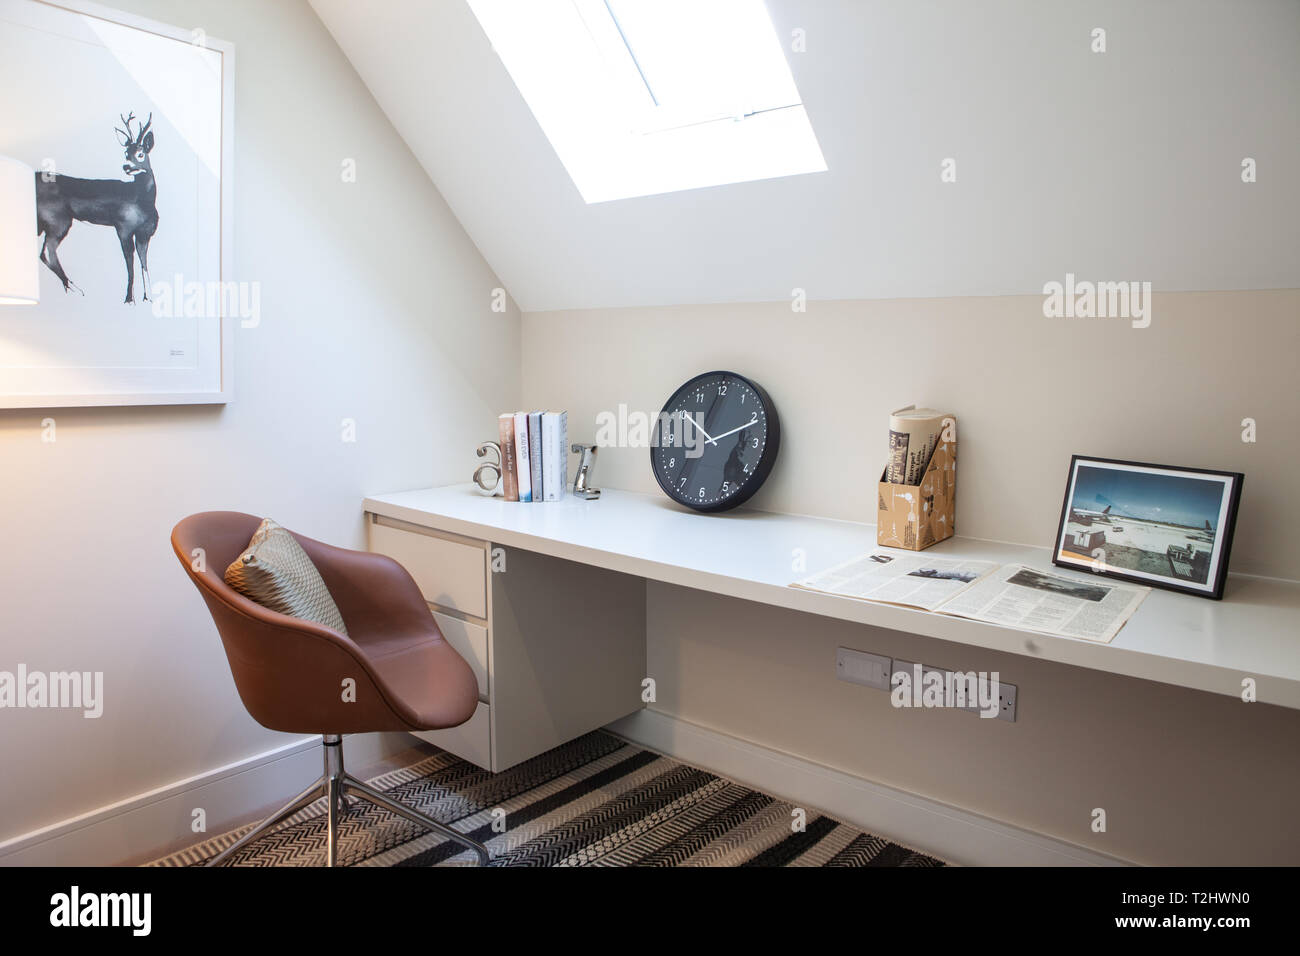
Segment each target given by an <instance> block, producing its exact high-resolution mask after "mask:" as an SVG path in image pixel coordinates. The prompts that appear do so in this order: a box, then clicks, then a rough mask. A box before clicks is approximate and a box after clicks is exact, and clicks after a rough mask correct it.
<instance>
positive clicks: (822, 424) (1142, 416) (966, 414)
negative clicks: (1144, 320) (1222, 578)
mask: <svg viewBox="0 0 1300 956" xmlns="http://www.w3.org/2000/svg"><path fill="white" fill-rule="evenodd" d="M1042 302H1043V300H1042V297H1041V296H1009V297H992V298H952V299H895V300H883V301H854V302H809V303H808V311H807V312H806V313H804V314H795V313H792V312H791V310H790V306H789V304H788V303H760V304H750V305H713V306H678V307H674V308H667V309H651V308H647V309H609V310H593V311H582V312H543V313H526V314H525V316H524V323H523V327H524V355H525V363H524V377H523V382H524V401H525V404H529V405H530V407H532V406H536V407H539V408H540V407H544V408H564V407H567V408H568V409H569V433H570V435H572V436H573V439H574V440H575V441H579V440H582V439H584V438H587V439H590V438H594V437H595V421H596V415H597V413H598V412H600V411H602V410H606V409H609V410H616V409H617V408H618V405H619V403H626V404H627V405H628V406H629V407H630V408H633V409H641V410H644V411H651V412H658V411H659V409H661V408H662V407H663V404H664V402H665V401H667V399H668V397H669V396H670V395H671V394H672V392H673V390H674V389H675V388H676V387H677V386H678V385H680V384H681V383H683V382H685V381H686V380H687V379H688V378H690V377H691V376H692V375H695V374H697V373H699V372H704V371H708V370H710V369H715V368H721V369H730V370H732V371H736V372H740V373H742V374H744V375H748V376H749V377H751V378H753V379H755V380H756V381H758V382H759V383H760V384H762V385H763V386H764V387H765V388H767V390H768V391H769V392H770V393H771V395H772V398H773V401H774V402H775V403H776V406H777V408H778V409H779V411H780V414H781V426H782V428H781V453H780V460H779V461H778V462H777V465H776V469H775V470H774V471H773V473H772V475H771V477H770V478H769V479H768V481H767V484H766V485H765V486H764V488H763V490H762V491H760V492H759V493H758V495H756V496H755V497H754V499H753V501H752V502H751V504H752V505H753V506H754V507H756V508H760V509H763V510H768V511H782V512H794V513H799V514H812V515H822V516H826V517H832V518H844V519H848V520H853V521H874V520H875V510H874V507H875V495H874V487H875V482H876V480H877V478H878V476H879V473H880V470H881V468H882V467H883V466H884V460H885V435H886V429H887V415H888V413H889V411H890V410H891V409H893V408H897V407H899V406H902V405H906V404H908V403H910V402H915V403H916V404H918V405H932V406H934V407H937V408H943V409H947V410H950V411H952V412H954V413H955V414H956V415H957V419H958V443H959V449H960V459H961V468H960V472H959V475H958V481H957V522H958V533H960V534H962V535H969V536H972V537H978V538H991V539H995V540H1000V541H1011V542H1016V543H1022V544H1031V545H1038V546H1041V547H1047V546H1049V545H1050V543H1051V541H1052V538H1053V536H1054V534H1055V532H1056V522H1057V519H1058V518H1059V516H1060V510H1061V499H1062V496H1063V495H1064V492H1065V479H1066V472H1067V470H1068V467H1069V463H1070V455H1071V454H1074V453H1079V454H1088V455H1098V456H1103V457H1109V458H1125V459H1136V460H1139V461H1152V462H1160V463H1167V464H1174V465H1187V466H1191V467H1200V468H1218V469H1230V470H1235V471H1242V472H1244V473H1245V474H1246V482H1245V496H1244V498H1243V501H1242V509H1241V517H1240V520H1239V522H1238V526H1237V538H1236V544H1235V546H1234V548H1233V557H1232V567H1233V569H1234V570H1237V571H1243V572H1251V573H1255V574H1265V575H1270V576H1278V577H1286V578H1293V579H1295V578H1300V549H1297V548H1296V546H1295V542H1296V540H1297V539H1300V498H1297V497H1296V495H1295V494H1294V488H1295V483H1296V479H1295V475H1296V471H1295V469H1296V468H1297V467H1300V455H1298V454H1297V451H1296V449H1297V448H1300V401H1297V400H1296V393H1295V373H1294V368H1295V356H1296V355H1297V354H1300V291H1297V290H1284V291H1273V292H1222V293H1173V294H1166V295H1160V294H1157V295H1156V296H1155V300H1154V311H1153V315H1152V321H1151V325H1150V327H1149V328H1145V329H1134V328H1133V327H1132V326H1131V324H1130V323H1129V322H1128V321H1126V320H1123V319H1047V318H1044V317H1043V314H1042ZM1247 417H1251V418H1255V419H1256V420H1257V422H1258V439H1259V440H1258V441H1257V442H1256V443H1255V444H1244V443H1243V442H1242V441H1241V433H1242V428H1241V421H1242V419H1243V418H1247ZM599 459H600V461H599V465H598V467H597V474H596V481H597V483H598V484H606V485H609V486H611V487H615V488H630V489H636V490H642V491H654V490H656V487H657V486H656V485H655V482H654V478H653V477H652V476H651V474H650V466H649V455H648V454H647V452H646V451H645V449H618V448H611V449H602V450H601V452H600V455H599Z"/></svg>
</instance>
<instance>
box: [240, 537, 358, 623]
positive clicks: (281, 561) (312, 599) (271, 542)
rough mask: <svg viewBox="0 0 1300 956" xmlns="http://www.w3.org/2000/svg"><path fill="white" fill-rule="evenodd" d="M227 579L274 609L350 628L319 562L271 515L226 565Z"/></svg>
mask: <svg viewBox="0 0 1300 956" xmlns="http://www.w3.org/2000/svg"><path fill="white" fill-rule="evenodd" d="M226 583H227V584H229V585H230V586H231V587H232V588H234V589H235V590H236V591H238V592H239V593H240V594H242V595H244V596H245V597H248V598H251V599H252V600H254V601H256V602H257V603H258V604H261V605H262V606H263V607H268V608H270V609H271V610H272V611H279V612H280V613H281V614H288V615H289V616H290V617H299V618H302V619H303V620H306V621H313V622H315V623H317V624H324V625H325V626H326V627H332V628H333V629H334V630H336V631H338V632H339V633H340V634H346V633H347V632H348V630H347V628H346V627H344V626H343V615H342V614H340V613H339V608H338V605H337V604H335V603H334V598H332V597H331V596H330V592H329V589H328V588H327V587H325V582H324V581H323V580H322V579H321V576H320V572H319V571H317V570H316V565H314V564H312V563H311V558H309V557H307V552H306V551H304V550H303V549H302V545H300V544H299V543H298V542H297V540H296V539H295V538H294V536H293V535H291V534H290V533H289V532H288V531H287V530H285V529H284V528H282V527H280V526H279V525H278V524H276V523H275V522H274V521H272V520H271V519H270V518H267V519H266V520H265V521H263V522H262V523H261V524H260V525H258V528H257V530H256V531H255V532H253V537H252V538H251V539H249V542H248V547H247V548H245V549H244V553H243V554H241V555H240V556H239V557H237V558H236V559H235V560H234V561H233V562H232V563H231V565H230V567H228V568H226Z"/></svg>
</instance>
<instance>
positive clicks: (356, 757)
mask: <svg viewBox="0 0 1300 956" xmlns="http://www.w3.org/2000/svg"><path fill="white" fill-rule="evenodd" d="M415 742H416V741H415V740H414V738H412V737H410V736H408V735H406V734H359V735H355V736H347V737H344V738H343V750H344V759H345V761H346V763H347V765H348V767H349V768H350V769H360V768H362V767H365V766H366V765H368V764H372V763H375V762H376V761H378V760H381V759H383V758H384V757H386V756H388V755H389V754H391V753H395V752H397V751H398V750H402V749H404V748H405V747H408V746H412V745H414V744H415ZM321 767H322V757H321V739H320V737H299V736H297V735H295V736H294V737H293V738H291V739H290V740H289V742H288V743H285V744H281V745H280V746H278V747H274V748H272V749H270V750H266V751H263V752H262V753H258V754H254V755H252V756H251V757H246V758H244V759H242V760H237V761H235V762H234V763H230V764H226V765H225V766H223V767H217V768H215V769H213V770H208V771H205V772H203V773H201V774H196V775H195V776H193V777H189V778H186V779H184V780H177V781H175V782H174V783H170V784H167V785H165V786H162V787H159V788H157V789H156V790H151V791H149V792H147V793H141V794H137V795H136V796H134V797H128V798H127V799H125V800H119V801H117V802H116V803H111V804H108V805H106V806H102V807H99V808H98V809H96V810H91V811H90V812H88V813H83V814H80V815H79V816H76V817H72V818H70V819H67V820H62V821H60V822H58V823H55V824H52V825H50V826H47V827H42V828H40V829H39V830H33V831H31V832H30V833H24V834H22V835H20V836H17V837H14V838H12V839H10V840H5V841H4V842H3V843H0V866H113V865H116V864H120V863H123V862H125V861H133V862H142V861H147V860H149V859H152V858H156V857H158V856H161V855H163V854H164V853H166V852H168V851H169V850H170V849H173V848H177V847H179V846H181V845H184V844H186V843H190V842H195V843H197V842H198V841H199V840H201V839H204V838H205V837H208V836H213V835H215V834H218V833H222V832H224V831H225V830H228V829H231V828H232V827H233V826H235V825H238V824H239V823H241V822H246V821H248V820H250V819H253V818H255V815H256V814H258V813H260V812H261V811H263V810H265V811H266V812H268V813H269V812H270V811H271V810H273V809H274V808H275V807H277V806H279V805H281V804H283V803H285V802H286V801H288V800H289V798H290V797H292V796H293V795H294V794H296V793H300V792H301V791H302V790H303V789H304V788H306V786H307V785H308V784H309V783H311V782H312V781H313V780H315V779H316V778H317V777H319V776H320V774H321ZM196 808H202V810H203V811H204V813H205V815H206V823H207V828H206V832H203V833H196V832H194V830H193V829H192V826H193V820H194V815H193V814H194V810H195V809H196Z"/></svg>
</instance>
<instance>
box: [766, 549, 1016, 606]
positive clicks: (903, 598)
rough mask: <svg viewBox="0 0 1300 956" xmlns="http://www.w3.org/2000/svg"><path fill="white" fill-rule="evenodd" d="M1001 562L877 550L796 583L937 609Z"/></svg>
mask: <svg viewBox="0 0 1300 956" xmlns="http://www.w3.org/2000/svg"><path fill="white" fill-rule="evenodd" d="M997 566H998V565H997V562H995V561H959V560H956V559H954V558H933V557H923V556H921V555H915V554H904V553H898V554H888V553H886V552H884V551H873V552H872V553H871V554H864V555H862V556H861V557H858V558H854V559H853V560H851V561H845V562H844V563H843V564H841V565H837V566H836V567H833V568H831V569H830V570H828V571H823V572H821V573H820V574H814V575H813V576H812V577H810V578H805V579H804V580H802V581H797V582H795V584H793V585H792V587H796V588H803V589H804V590H806V591H824V592H825V593H827V594H839V595H842V596H844V597H852V598H860V599H861V600H864V601H882V602H884V603H885V604H902V605H904V606H905V607H919V608H921V609H922V610H924V611H933V610H936V609H938V607H939V606H940V605H942V604H943V603H944V602H945V601H947V600H949V599H950V598H952V597H953V596H954V595H955V594H957V593H958V592H960V591H963V590H965V589H966V588H967V587H969V586H970V585H971V584H972V583H973V582H975V581H978V580H980V579H981V578H983V577H985V576H987V575H989V574H992V573H993V572H994V571H995V570H996V569H997Z"/></svg>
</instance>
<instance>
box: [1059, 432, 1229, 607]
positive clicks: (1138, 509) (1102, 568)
mask: <svg viewBox="0 0 1300 956" xmlns="http://www.w3.org/2000/svg"><path fill="white" fill-rule="evenodd" d="M1244 480H1245V475H1243V474H1241V473H1239V472H1229V471H1207V470H1203V469H1197V468H1175V467H1172V466H1168V465H1152V464H1146V463H1143V462H1135V461H1117V460H1115V459H1111V458H1088V457H1085V456H1082V455H1075V456H1074V457H1073V458H1071V459H1070V474H1069V478H1068V480H1067V482H1066V488H1065V501H1064V503H1063V504H1062V506H1061V520H1060V525H1059V527H1058V528H1057V532H1056V542H1055V546H1054V549H1053V554H1052V563H1053V564H1056V565H1058V566H1060V567H1064V568H1076V569H1082V570H1087V571H1093V572H1095V573H1097V574H1101V575H1104V576H1106V577H1112V578H1119V579H1121V580H1124V581H1133V582H1136V583H1138V584H1146V585H1150V586H1152V587H1159V588H1166V589H1168V590H1171V591H1182V592H1184V593H1187V594H1196V595H1200V596H1201V597H1208V598H1213V599H1215V600H1218V599H1219V598H1221V597H1223V585H1224V581H1225V580H1226V579H1227V576H1228V557H1229V554H1230V552H1231V550H1232V534H1233V529H1234V527H1235V525H1236V521H1237V508H1238V505H1239V504H1240V501H1241V486H1242V482H1243V481H1244Z"/></svg>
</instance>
